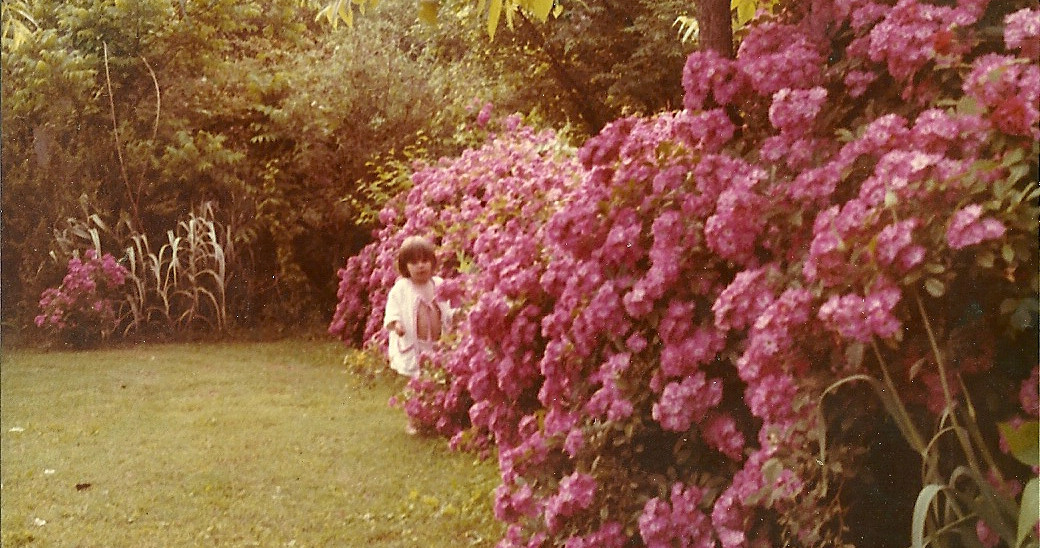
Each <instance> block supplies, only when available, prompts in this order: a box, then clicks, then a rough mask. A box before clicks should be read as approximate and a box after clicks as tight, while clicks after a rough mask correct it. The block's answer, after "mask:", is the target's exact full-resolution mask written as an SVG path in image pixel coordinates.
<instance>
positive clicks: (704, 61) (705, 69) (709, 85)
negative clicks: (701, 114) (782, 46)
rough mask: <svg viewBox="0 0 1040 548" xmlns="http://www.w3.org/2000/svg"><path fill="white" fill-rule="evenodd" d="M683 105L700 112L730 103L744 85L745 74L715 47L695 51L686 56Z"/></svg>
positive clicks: (683, 77) (683, 78)
mask: <svg viewBox="0 0 1040 548" xmlns="http://www.w3.org/2000/svg"><path fill="white" fill-rule="evenodd" d="M682 83H683V89H684V90H685V91H686V94H685V95H684V96H683V106H684V107H685V108H686V109H687V110H691V111H697V110H703V109H705V108H709V107H712V106H725V105H728V104H730V103H731V102H732V101H733V100H734V98H735V97H736V95H737V93H738V92H739V91H740V90H741V89H743V88H744V87H745V83H746V80H745V77H744V76H743V74H741V73H740V72H738V71H737V68H736V64H735V63H734V62H733V61H731V60H729V59H726V58H723V57H722V56H720V55H719V54H718V53H717V52H715V51H714V50H706V51H696V52H693V53H692V54H690V56H689V57H687V59H686V65H685V67H684V68H683V76H682Z"/></svg>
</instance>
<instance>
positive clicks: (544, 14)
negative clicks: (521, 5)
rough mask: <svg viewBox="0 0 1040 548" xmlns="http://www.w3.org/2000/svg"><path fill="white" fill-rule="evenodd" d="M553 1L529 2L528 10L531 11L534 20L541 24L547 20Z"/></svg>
mask: <svg viewBox="0 0 1040 548" xmlns="http://www.w3.org/2000/svg"><path fill="white" fill-rule="evenodd" d="M552 7H553V0H531V2H530V5H529V7H528V9H530V11H531V15H534V17H535V18H536V19H538V20H539V21H541V22H543V23H544V22H545V21H546V20H547V19H549V12H551V11H552Z"/></svg>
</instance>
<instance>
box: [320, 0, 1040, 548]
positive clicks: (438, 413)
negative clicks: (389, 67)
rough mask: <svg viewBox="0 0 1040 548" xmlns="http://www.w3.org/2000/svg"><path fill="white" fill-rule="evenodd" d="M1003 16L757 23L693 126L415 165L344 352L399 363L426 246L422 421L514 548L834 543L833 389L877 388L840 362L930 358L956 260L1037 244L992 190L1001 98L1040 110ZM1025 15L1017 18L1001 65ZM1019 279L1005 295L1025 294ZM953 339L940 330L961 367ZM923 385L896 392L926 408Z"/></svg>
mask: <svg viewBox="0 0 1040 548" xmlns="http://www.w3.org/2000/svg"><path fill="white" fill-rule="evenodd" d="M987 6H989V2H986V1H984V0H962V1H960V2H957V3H956V5H951V3H950V2H947V3H945V4H944V5H939V4H938V3H930V2H923V1H919V0H899V1H898V2H895V3H881V2H873V1H871V0H833V2H831V1H820V2H813V3H812V7H811V8H806V9H804V10H801V11H798V10H793V11H792V12H791V13H796V14H801V15H800V16H798V17H794V16H791V17H787V16H778V17H776V18H773V19H770V20H769V21H765V22H762V23H758V24H756V25H754V26H753V27H752V28H750V29H749V31H748V33H747V35H746V38H745V39H744V41H743V43H742V44H741V46H740V48H739V50H738V54H737V57H736V59H732V60H731V59H723V58H721V57H720V56H719V55H717V54H715V53H713V52H710V51H709V52H697V53H694V54H693V55H691V56H690V57H689V59H688V61H687V64H686V67H685V69H684V73H683V85H684V89H685V91H686V95H685V97H684V106H685V110H683V111H679V112H672V113H664V114H659V115H656V116H652V117H629V118H623V119H620V120H617V121H615V122H613V123H611V124H609V125H608V126H607V127H605V128H604V129H603V130H602V131H601V132H600V133H599V134H598V135H596V136H594V137H593V138H591V139H589V140H588V141H587V142H586V143H585V144H584V145H583V146H582V147H580V149H578V150H577V151H574V150H571V149H569V148H568V147H566V146H563V145H562V144H560V143H559V142H557V140H556V137H555V136H554V135H552V134H546V133H536V132H534V131H532V130H531V129H529V128H525V127H516V128H513V129H511V130H510V129H508V128H507V130H506V132H505V133H503V134H502V135H493V136H492V138H491V139H490V140H489V141H488V143H487V144H485V145H484V146H483V147H481V148H479V149H475V150H471V151H467V152H465V153H463V154H462V155H461V156H460V157H458V158H454V159H444V160H442V161H441V162H439V163H437V164H435V165H430V166H421V167H420V168H418V170H417V172H416V173H415V175H414V177H413V181H414V183H415V186H414V188H413V189H412V190H411V191H410V192H409V193H408V194H407V195H406V196H404V197H402V198H401V199H400V200H399V201H396V202H393V203H391V204H390V205H389V206H388V208H387V210H386V211H385V212H384V214H383V215H382V216H381V219H383V220H384V222H385V223H387V224H386V227H385V228H384V229H382V231H381V232H380V233H379V234H378V238H379V241H378V242H377V243H376V244H374V245H373V246H372V247H371V248H369V249H366V250H365V251H364V252H362V253H361V254H360V255H358V256H357V257H355V258H352V259H351V260H350V261H348V264H347V266H346V268H345V269H344V270H342V271H341V272H340V276H341V285H340V299H341V300H340V307H339V308H337V311H336V316H335V317H334V321H333V324H332V326H330V331H332V332H334V333H337V334H340V335H341V336H343V337H344V338H350V334H352V333H358V332H363V334H364V336H365V338H366V339H368V340H370V341H376V342H379V339H378V332H379V330H378V325H379V321H378V319H379V318H380V315H381V313H382V306H383V304H384V302H385V292H386V290H387V289H388V288H389V286H390V282H392V280H393V278H394V276H395V274H394V272H393V253H394V251H395V250H396V247H397V245H398V244H399V243H400V240H401V238H403V237H404V235H407V234H416V233H424V234H428V235H432V236H434V237H435V238H437V239H438V240H439V242H440V244H441V248H442V250H443V251H442V252H443V256H442V265H443V269H444V270H443V272H444V274H445V275H446V277H449V278H450V280H449V281H448V282H447V283H445V284H444V285H443V286H442V287H441V288H440V293H441V296H443V297H445V298H449V299H451V300H452V302H453V303H455V304H456V305H457V306H459V307H460V310H461V311H462V313H463V320H462V324H461V325H460V326H459V335H460V336H459V337H458V339H457V341H456V342H455V343H453V344H450V345H446V346H444V347H443V348H440V349H439V350H438V351H437V352H435V353H434V355H432V356H430V357H429V358H428V359H427V361H426V362H425V363H424V373H423V375H422V376H421V377H419V378H418V379H416V380H414V381H412V382H411V383H410V385H409V400H408V402H406V404H405V407H406V410H407V411H408V413H409V415H410V416H411V417H412V419H413V420H415V421H417V422H419V423H421V424H425V425H427V426H428V427H430V428H431V429H433V430H436V431H437V432H439V433H441V434H443V435H445V436H448V437H451V438H452V440H453V441H452V443H453V445H455V446H457V447H459V446H476V447H479V448H484V449H487V448H489V447H490V446H491V445H493V446H494V448H495V449H496V450H497V456H498V464H499V469H500V472H501V476H502V485H501V486H499V488H498V489H497V490H496V494H495V513H496V517H498V519H500V520H502V521H504V522H506V523H507V525H508V529H507V534H506V537H505V538H504V539H502V542H501V544H500V546H510V547H512V546H526V547H537V546H568V547H572V548H582V547H588V546H623V545H631V544H634V543H635V544H638V543H643V544H645V545H647V546H666V545H667V546H672V545H680V546H716V545H722V546H725V547H730V546H733V547H736V546H746V545H753V544H754V543H759V544H762V545H769V544H782V543H783V542H789V543H792V544H798V543H800V542H802V541H803V540H804V539H801V537H800V536H799V535H803V534H805V532H806V531H813V530H822V529H825V527H822V525H823V524H821V523H820V522H819V521H817V520H824V519H828V518H826V517H822V515H820V514H819V513H817V512H814V511H813V508H814V506H813V505H814V504H817V503H819V504H823V503H824V501H817V500H815V499H813V497H814V496H818V495H817V493H819V490H812V489H808V488H807V486H808V485H809V484H810V483H811V482H816V481H819V480H820V477H819V475H818V474H826V473H828V472H826V471H820V469H819V465H818V464H811V463H813V462H815V461H814V460H813V459H814V458H815V456H816V453H812V454H811V455H810V453H811V452H812V451H815V448H816V445H817V444H818V443H820V442H821V441H822V440H820V439H819V437H818V436H819V429H818V427H819V426H820V425H818V424H817V420H818V419H817V415H816V413H815V410H816V409H817V406H816V403H817V402H818V401H819V398H820V392H821V390H822V387H824V386H828V385H829V384H831V383H833V382H834V381H835V380H836V379H838V378H840V377H841V376H844V375H847V374H849V373H850V372H851V373H862V374H874V372H875V370H874V369H872V368H875V367H877V365H876V364H874V363H873V362H872V361H871V360H870V359H863V360H858V361H852V360H845V359H843V358H842V356H845V355H846V353H845V351H846V349H847V347H849V346H850V345H859V344H862V343H868V344H869V343H871V342H873V341H876V340H879V339H880V340H884V341H885V342H886V344H885V345H879V346H878V347H879V348H882V350H879V353H884V354H885V356H886V357H887V358H890V359H892V361H893V362H896V361H899V362H901V358H904V357H907V356H909V355H910V354H913V355H914V357H915V358H916V357H918V356H919V355H920V352H918V350H919V349H920V348H923V347H927V342H926V334H925V333H924V332H923V329H922V328H921V327H920V326H921V318H920V317H919V315H918V312H917V309H916V307H914V306H908V305H909V304H910V303H911V302H913V301H912V300H910V299H909V298H908V297H909V295H911V294H913V293H918V294H919V293H920V292H919V291H918V290H919V288H920V287H921V284H922V280H923V279H924V278H925V276H932V275H937V276H939V275H940V274H935V273H936V272H939V273H942V274H941V275H942V276H946V278H945V281H947V282H951V283H950V287H955V286H954V284H953V283H952V282H956V281H958V278H956V277H957V276H964V275H965V274H964V272H966V271H968V269H969V268H976V270H974V271H972V272H973V274H972V275H979V274H978V272H977V266H971V265H975V262H974V261H968V258H966V257H965V256H964V255H965V254H963V253H954V252H955V251H957V250H960V249H964V248H966V247H969V246H972V245H977V244H981V243H984V242H987V241H992V240H997V239H1009V238H1020V239H1021V238H1027V237H1028V235H1029V234H1030V233H1032V234H1034V235H1035V231H1036V226H1035V219H1033V218H1032V217H1030V218H1029V223H1028V224H1023V223H1025V221H1023V219H1024V218H1026V217H1028V215H1024V214H1021V209H1015V207H1017V206H1016V205H1015V204H1014V203H1012V202H1011V200H1012V199H1013V198H1006V197H1003V196H1004V195H1007V196H1014V195H1016V194H1020V192H1005V193H1003V194H1001V193H998V192H995V190H994V188H995V186H996V183H997V182H1002V181H1005V180H1006V179H1007V178H1008V176H1009V175H1010V170H1009V165H1010V163H1013V162H1004V163H1003V164H1002V163H1001V162H1000V161H999V159H1000V158H1002V157H1003V155H1004V154H1005V153H1006V152H1007V151H1025V150H1029V146H1030V144H1031V143H1030V142H1029V141H1028V139H1030V138H1035V133H1034V132H1033V131H1034V130H1033V129H1032V128H1027V126H1026V125H1024V124H1027V123H1029V122H1030V120H1033V118H1030V117H1031V116H1033V114H1032V111H1030V110H1029V109H1028V108H1024V109H1019V110H1018V111H1015V108H1017V107H1014V105H1009V104H1008V101H1009V100H1010V99H1009V98H1011V97H1013V98H1015V99H1014V100H1015V101H1019V102H1022V101H1026V100H1030V98H1034V99H1035V95H1031V94H1035V91H1034V90H1035V89H1036V88H1040V84H1038V83H1036V80H1037V78H1036V76H1035V75H1034V71H1033V68H1031V65H1030V64H1028V63H1024V62H1022V59H1023V57H1022V56H1014V54H1012V53H999V52H998V53H993V52H988V53H983V50H982V48H981V47H978V42H977V41H976V40H975V38H974V37H975V36H977V35H978V33H980V32H983V31H985V32H987V33H989V34H992V29H986V28H983V25H985V24H988V23H985V21H989V20H992V17H989V15H987V18H984V19H980V18H981V16H982V14H983V12H984V11H985V10H986V8H987ZM998 8H999V7H994V6H989V9H990V11H995V10H997V9H998ZM1033 13H1034V12H1033V11H1026V12H1018V13H1016V14H1008V26H1009V30H1007V32H1006V33H1005V39H1006V42H1007V45H1008V48H1009V49H1018V50H1021V51H1023V52H1024V51H1025V49H1026V48H1025V47H1024V45H1023V43H1024V41H1025V40H1027V39H1028V38H1029V37H1031V36H1034V35H1035V34H1036V33H1035V32H1034V30H1031V29H1032V28H1033V27H1032V26H1030V25H1032V21H1033V19H1032V18H1033V17H1034V16H1033ZM980 21H983V22H981V23H980ZM1012 23H1013V24H1012ZM1012 27H1013V28H1012ZM986 47H990V46H986ZM845 66H848V67H850V68H849V69H848V70H845V69H844V68H842V67H845ZM933 68H934V69H937V70H940V71H941V74H940V75H939V76H935V78H936V80H934V81H933V80H932V75H930V74H929V70H930V69H933ZM1034 68H1035V67H1034ZM839 69H840V70H839ZM891 82H896V83H897V84H898V85H899V86H900V88H902V89H900V90H896V91H894V92H892V93H878V94H873V93H865V91H866V90H867V89H868V87H869V88H871V89H874V88H880V84H881V83H891ZM940 83H941V84H942V85H939V84H940ZM879 91H884V90H879ZM900 92H901V93H902V96H901V97H900V96H899V93H900ZM1016 104H1018V103H1016ZM1033 104H1034V106H1035V100H1034V102H1033ZM951 105H956V106H951ZM737 106H739V108H734V107H737ZM725 107H731V108H730V109H729V111H727V109H726V108H725ZM1012 107H1014V108H1012ZM738 111H739V112H738ZM1023 113H1024V114H1023ZM824 121H825V122H824ZM1032 123H1033V124H1034V125H1035V120H1034V121H1033V122H1032ZM825 124H839V125H840V126H839V127H823V126H824V125H825ZM835 130H840V131H835ZM1031 136H1033V137H1031ZM994 158H995V159H998V161H991V160H992V159H994ZM1032 165H1035V164H1032ZM1001 184H1003V183H1001ZM1017 190H1018V189H1016V191H1017ZM997 194H1000V195H999V196H998V195H997ZM995 202H999V204H997V203H995ZM982 204H986V205H985V206H984V207H985V211H986V212H989V213H985V214H984V211H983V209H982V208H983V205H982ZM1001 212H1011V213H1006V214H1004V213H1001ZM1030 231H1032V232H1030ZM966 261H967V262H966ZM1024 261H1026V260H1025V259H1024ZM1012 266H1015V265H1012V264H1002V265H1000V268H1002V269H1003V268H1006V269H1007V270H1006V271H1005V270H1002V271H1000V272H999V273H997V275H996V276H993V272H989V271H986V272H985V275H988V276H991V278H987V279H992V280H995V281H994V283H996V282H997V281H1000V280H1011V281H1010V282H1007V283H1021V282H1018V281H1015V280H1014V279H1012V278H1013V277H1014V276H1012V275H1011V274H1007V273H1008V272H1011V273H1013V268H1011V267H1012ZM1000 283H1005V282H1000ZM1002 287H1003V286H1002ZM1005 289H1006V288H1005ZM1016 290H1017V289H1016ZM1009 291H1010V290H1009ZM951 302H953V301H950V300H943V301H936V302H935V303H932V302H931V301H928V302H927V305H928V306H930V307H934V308H935V309H936V310H939V311H940V312H938V314H944V312H941V310H945V308H944V307H947V308H950V309H952V305H951V304H950V303H951ZM984 313H985V314H988V313H989V312H988V311H987V312H984ZM950 314H952V313H950ZM956 321H959V319H955V318H945V317H944V318H943V321H941V322H937V323H936V325H938V326H939V327H938V328H937V329H938V330H939V332H940V336H942V337H943V342H944V343H945V344H948V345H955V343H956V342H957V337H958V335H956V334H955V333H953V332H952V329H953V328H952V327H950V326H951V325H953V324H954V323H955V322H956ZM365 322H367V326H366V327H363V328H359V327H358V325H359V324H364V323H365ZM986 336H987V337H989V336H992V334H987V335H986ZM987 345H989V346H990V347H992V346H994V345H993V344H992V341H989V342H986V343H984V344H982V345H981V346H987ZM951 347H952V346H951ZM900 353H903V354H906V356H901V354H900ZM986 357H987V356H986V355H981V356H969V355H968V354H967V353H960V354H958V357H957V359H956V360H954V362H953V363H952V364H951V367H954V368H956V371H957V372H958V373H959V374H963V375H965V376H970V375H972V374H974V373H977V372H980V371H985V370H987V369H986V367H990V366H986V367H981V366H976V365H977V364H976V365H973V364H972V363H969V362H972V360H974V361H979V360H982V361H985V360H986ZM846 361H848V362H849V363H845V362H846ZM990 361H992V360H990ZM850 369H855V370H854V371H850ZM921 375H922V379H923V382H921V383H911V382H909V379H908V378H901V379H900V382H901V383H902V384H901V385H900V387H899V389H900V391H901V394H900V395H905V396H906V397H907V399H909V400H913V401H924V400H926V399H927V396H928V393H929V389H928V387H927V386H923V387H922V386H921V385H927V384H928V383H929V382H931V381H930V379H931V377H930V375H931V373H930V372H925V373H922V374H921ZM1034 376H1035V372H1034ZM1034 384H1035V383H1034ZM904 390H905V394H904V393H903V391H904ZM1023 393H1025V392H1023ZM1030 398H1031V399H1030ZM1023 400H1024V401H1026V400H1028V401H1030V402H1032V401H1035V400H1036V398H1035V392H1030V393H1028V394H1025V396H1023ZM1030 405H1032V404H1031V403H1030ZM807 463H809V464H807ZM814 474H817V475H814ZM808 476H812V477H808ZM709 509H710V512H709ZM777 515H783V516H784V520H781V521H782V522H780V521H777V520H775V516H777ZM770 520H772V521H770ZM635 531H638V538H637V537H636V536H635V533H634V532H635ZM792 539H794V540H792ZM806 542H807V541H806Z"/></svg>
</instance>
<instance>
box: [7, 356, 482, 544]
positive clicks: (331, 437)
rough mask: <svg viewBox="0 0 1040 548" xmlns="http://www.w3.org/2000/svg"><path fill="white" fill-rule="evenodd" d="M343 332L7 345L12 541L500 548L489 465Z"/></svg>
mask: <svg viewBox="0 0 1040 548" xmlns="http://www.w3.org/2000/svg"><path fill="white" fill-rule="evenodd" d="M343 354H344V352H343V347H342V346H341V345H340V344H337V343H332V342H305V341H299V340H295V341H283V342H275V343H249V344H245V343H242V344H233V343H232V344H204V345H151V346H139V347H133V348H127V349H116V350H102V351H91V352H35V351H21V350H16V351H5V352H4V354H3V356H2V367H0V375H2V378H0V387H2V390H0V442H2V453H0V462H2V470H0V472H2V487H0V489H2V492H0V494H2V496H0V503H2V512H0V529H2V537H3V546H5V547H12V546H22V545H28V546H99V547H100V546H104V547H121V546H127V547H135V548H136V547H148V546H155V547H172V546H200V545H211V546H296V547H302V546H366V545H367V546H391V547H392V546H402V547H404V546H408V547H412V546H424V547H437V546H451V547H462V546H490V545H493V544H494V542H495V541H496V540H497V539H498V537H499V535H501V533H502V530H501V527H500V526H499V525H498V524H497V522H495V521H494V518H493V516H492V512H491V491H492V490H493V489H494V487H495V485H496V484H497V481H498V480H497V474H496V470H495V466H494V464H493V462H478V461H476V460H475V458H474V457H473V456H472V455H467V454H459V453H452V452H450V451H449V450H448V449H447V448H446V444H445V443H444V442H443V441H442V440H436V439H424V438H417V437H413V436H409V435H407V434H406V433H405V428H404V427H405V418H404V415H403V413H402V412H401V411H400V410H396V409H391V408H389V407H388V406H387V401H388V399H389V398H390V396H391V395H393V394H394V393H396V392H397V391H398V390H399V389H400V387H401V384H400V382H399V381H396V380H394V381H391V380H386V379H382V380H380V379H378V378H377V379H376V381H375V382H371V381H370V380H367V381H365V382H363V381H362V380H360V378H359V377H358V376H356V375H354V374H351V373H349V372H348V369H349V368H348V367H346V366H344V360H343Z"/></svg>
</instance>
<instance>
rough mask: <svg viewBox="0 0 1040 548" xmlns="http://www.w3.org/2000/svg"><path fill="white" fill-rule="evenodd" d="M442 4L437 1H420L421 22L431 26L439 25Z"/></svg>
mask: <svg viewBox="0 0 1040 548" xmlns="http://www.w3.org/2000/svg"><path fill="white" fill-rule="evenodd" d="M440 7H441V4H440V2H437V1H436V0H420V2H419V20H420V21H422V22H423V23H427V24H429V25H436V24H437V12H438V11H439V10H440Z"/></svg>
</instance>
